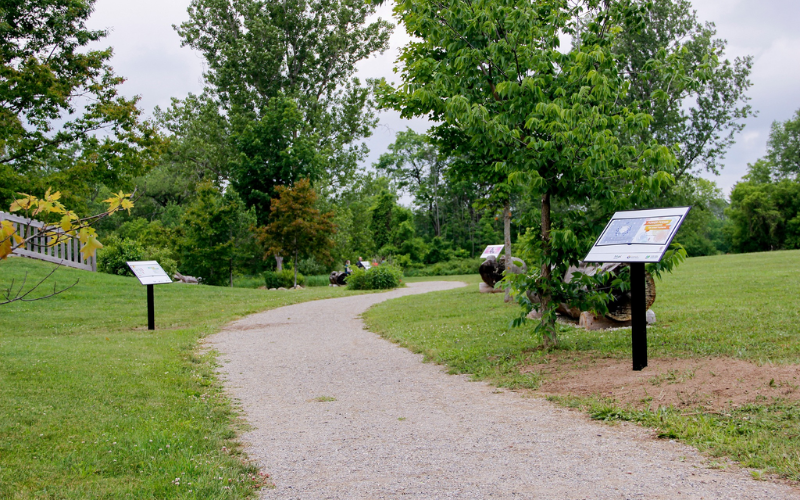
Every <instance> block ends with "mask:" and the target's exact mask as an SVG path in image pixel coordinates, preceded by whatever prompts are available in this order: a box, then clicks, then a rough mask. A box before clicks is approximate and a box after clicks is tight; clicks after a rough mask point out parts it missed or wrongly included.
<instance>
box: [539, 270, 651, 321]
mask: <svg viewBox="0 0 800 500" xmlns="http://www.w3.org/2000/svg"><path fill="white" fill-rule="evenodd" d="M625 266H627V264H621V263H611V264H603V265H602V266H597V265H595V264H587V263H585V262H581V263H580V265H578V266H577V267H575V266H571V267H569V268H568V269H567V272H566V273H565V275H564V283H569V282H570V281H572V278H573V274H575V273H583V274H587V275H589V276H594V275H595V274H597V273H598V272H601V271H605V272H614V273H617V274H619V273H620V272H621V271H622V268H623V267H625ZM609 290H610V287H608V289H606V290H604V291H609ZM610 291H611V293H612V294H613V296H614V298H613V300H612V301H611V302H610V303H609V304H608V314H606V318H609V319H611V320H614V321H616V322H618V323H625V322H629V321H630V320H631V292H630V290H627V291H625V292H622V291H619V290H610ZM645 295H646V304H647V309H650V306H652V305H653V303H654V302H655V301H656V282H655V280H654V279H653V277H652V276H651V275H650V273H645ZM528 299H530V301H531V302H535V303H538V302H540V298H539V296H538V295H536V294H533V293H531V292H528ZM556 311H558V312H559V313H561V314H562V315H564V316H569V317H570V318H572V319H580V318H581V313H583V312H584V311H581V310H580V309H579V308H577V307H568V306H567V304H559V306H558V308H557V309H556ZM586 319H588V318H586ZM617 326H624V325H617Z"/></svg>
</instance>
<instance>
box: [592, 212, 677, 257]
mask: <svg viewBox="0 0 800 500" xmlns="http://www.w3.org/2000/svg"><path fill="white" fill-rule="evenodd" d="M691 208H692V207H675V208H658V209H654V210H631V211H626V212H617V213H615V214H614V216H613V217H612V218H611V220H610V221H609V222H608V224H607V225H606V228H605V229H604V230H603V232H602V234H600V237H599V238H597V241H596V242H595V244H594V246H593V247H592V249H591V250H590V251H589V254H588V255H587V256H586V258H585V259H583V260H584V261H586V262H604V263H609V262H659V261H661V259H662V258H663V257H664V253H666V251H667V249H668V248H669V245H670V243H672V239H673V238H674V237H675V234H677V232H678V229H679V228H680V227H681V224H683V221H684V220H686V215H687V214H688V213H689V210H691Z"/></svg>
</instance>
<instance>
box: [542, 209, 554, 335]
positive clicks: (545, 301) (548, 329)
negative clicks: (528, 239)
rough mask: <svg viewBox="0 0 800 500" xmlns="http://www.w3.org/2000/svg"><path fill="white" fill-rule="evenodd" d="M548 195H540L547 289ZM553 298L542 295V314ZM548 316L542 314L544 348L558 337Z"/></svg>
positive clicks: (543, 271) (543, 273)
mask: <svg viewBox="0 0 800 500" xmlns="http://www.w3.org/2000/svg"><path fill="white" fill-rule="evenodd" d="M550 253H551V251H550V193H544V194H543V195H542V254H543V255H544V264H542V281H543V282H544V283H545V286H548V287H549V281H550V280H551V279H552V272H551V270H550V264H549V261H550ZM552 302H553V297H552V296H551V295H550V293H549V292H547V293H544V294H542V313H544V312H545V311H546V310H547V309H548V308H550V307H552V306H551V303H552ZM547 318H548V315H545V314H542V326H543V327H544V333H543V335H542V343H543V344H544V346H545V347H552V346H556V345H558V337H556V325H555V322H554V321H552V320H549V319H547Z"/></svg>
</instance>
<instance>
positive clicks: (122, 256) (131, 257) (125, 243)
mask: <svg viewBox="0 0 800 500" xmlns="http://www.w3.org/2000/svg"><path fill="white" fill-rule="evenodd" d="M144 256H145V251H144V248H143V247H142V245H140V244H139V242H137V241H136V240H130V239H125V240H121V239H120V238H119V237H117V236H110V237H108V238H107V239H106V243H105V245H104V247H103V248H102V249H101V250H100V251H99V252H97V270H98V271H100V272H103V273H108V274H117V275H120V276H133V273H132V272H131V270H130V268H129V267H128V264H127V262H128V261H137V260H145V258H144Z"/></svg>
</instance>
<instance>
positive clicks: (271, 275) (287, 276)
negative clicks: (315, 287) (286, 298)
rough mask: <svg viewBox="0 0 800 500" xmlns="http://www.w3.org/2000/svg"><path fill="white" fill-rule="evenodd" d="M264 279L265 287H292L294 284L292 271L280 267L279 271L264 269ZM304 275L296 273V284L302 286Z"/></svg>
mask: <svg viewBox="0 0 800 500" xmlns="http://www.w3.org/2000/svg"><path fill="white" fill-rule="evenodd" d="M264 280H265V282H266V283H265V284H266V287H267V288H292V287H293V286H294V271H293V270H291V269H282V270H280V271H266V272H265V273H264ZM304 282H305V277H304V276H303V275H302V274H300V273H299V272H298V273H297V284H298V285H300V286H303V284H304Z"/></svg>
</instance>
